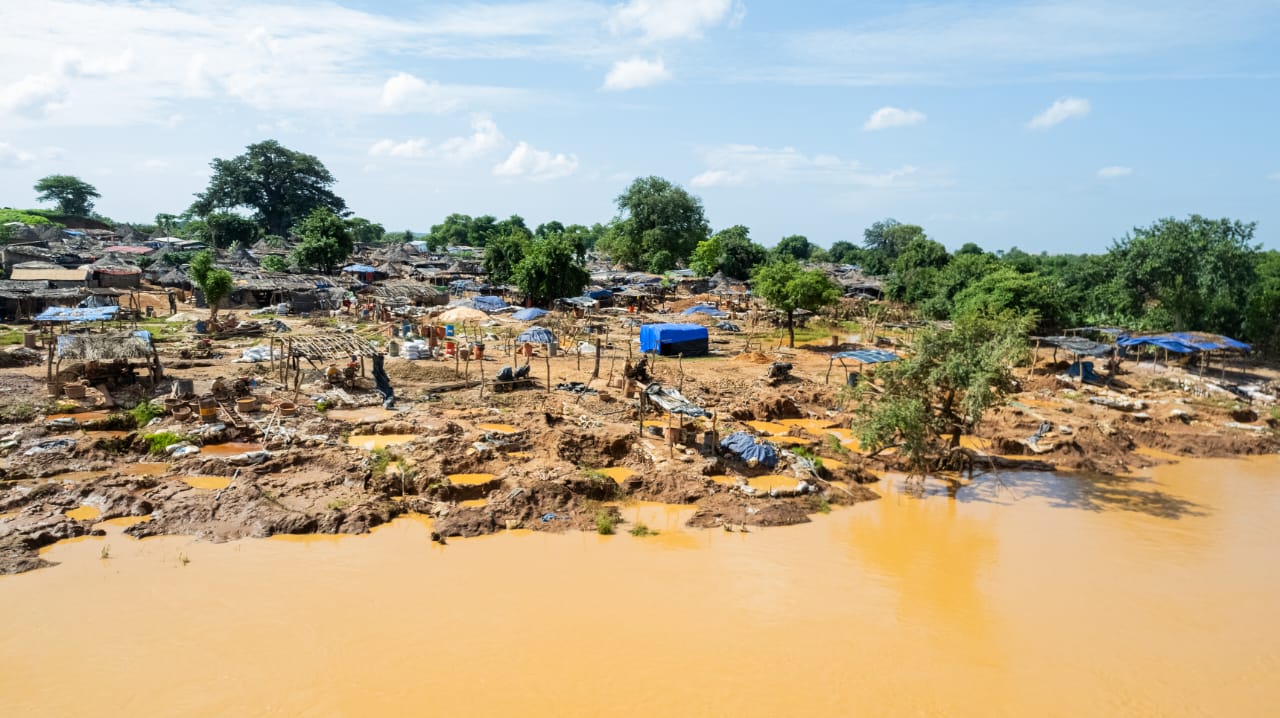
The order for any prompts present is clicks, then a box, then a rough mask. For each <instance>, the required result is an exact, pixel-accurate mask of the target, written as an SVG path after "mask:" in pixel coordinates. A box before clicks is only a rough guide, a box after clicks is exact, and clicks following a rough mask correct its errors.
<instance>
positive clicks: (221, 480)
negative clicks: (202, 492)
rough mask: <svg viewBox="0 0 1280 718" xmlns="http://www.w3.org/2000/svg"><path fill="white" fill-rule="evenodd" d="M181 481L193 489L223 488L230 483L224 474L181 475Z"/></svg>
mask: <svg viewBox="0 0 1280 718" xmlns="http://www.w3.org/2000/svg"><path fill="white" fill-rule="evenodd" d="M182 481H183V483H185V484H186V485H187V486H190V487H191V488H193V489H208V490H210V491H217V490H218V489H225V488H227V487H228V486H230V485H231V479H230V478H228V477H226V476H183V477H182Z"/></svg>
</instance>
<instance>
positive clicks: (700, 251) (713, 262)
mask: <svg viewBox="0 0 1280 718" xmlns="http://www.w3.org/2000/svg"><path fill="white" fill-rule="evenodd" d="M723 255H724V242H722V241H720V234H719V233H717V234H713V235H711V236H710V237H707V238H706V239H704V240H702V241H701V242H698V246H696V247H694V248H693V255H692V256H690V257H689V268H690V269H692V270H693V271H694V272H696V273H697V275H698V276H699V277H710V276H711V275H713V274H715V273H716V272H718V271H720V259H721V257H722V256H723Z"/></svg>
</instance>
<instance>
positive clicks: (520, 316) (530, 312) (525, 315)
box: [511, 307, 547, 322]
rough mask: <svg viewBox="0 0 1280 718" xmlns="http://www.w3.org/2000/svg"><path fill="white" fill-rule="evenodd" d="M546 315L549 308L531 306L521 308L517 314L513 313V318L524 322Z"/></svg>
mask: <svg viewBox="0 0 1280 718" xmlns="http://www.w3.org/2000/svg"><path fill="white" fill-rule="evenodd" d="M546 315H547V310H545V309H538V308H537V307H529V308H528V309H521V310H520V311H518V312H516V313H515V314H512V315H511V318H512V319H516V320H519V321H522V322H528V321H532V320H534V319H538V318H539V317H543V316H546Z"/></svg>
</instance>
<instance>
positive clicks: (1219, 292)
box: [1111, 214, 1258, 334]
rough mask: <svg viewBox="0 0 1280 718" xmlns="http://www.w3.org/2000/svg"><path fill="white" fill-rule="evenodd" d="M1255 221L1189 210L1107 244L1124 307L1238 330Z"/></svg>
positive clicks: (1180, 324) (1188, 324) (1200, 326)
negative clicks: (1181, 217)
mask: <svg viewBox="0 0 1280 718" xmlns="http://www.w3.org/2000/svg"><path fill="white" fill-rule="evenodd" d="M1256 226H1257V225H1256V224H1255V223H1252V222H1250V223H1245V222H1239V221H1236V220H1231V219H1226V218H1224V219H1206V218H1204V217H1201V216H1200V215H1194V214H1193V215H1191V216H1190V217H1189V218H1187V219H1185V220H1178V219H1173V218H1172V217H1170V218H1167V219H1161V220H1158V221H1156V222H1155V223H1154V224H1152V225H1151V226H1150V227H1137V228H1134V230H1133V233H1132V235H1129V236H1126V237H1125V238H1124V239H1121V240H1120V241H1118V242H1116V243H1115V245H1114V246H1113V247H1112V249H1111V253H1112V254H1113V255H1115V256H1114V259H1115V261H1116V269H1117V273H1116V277H1115V282H1116V285H1117V287H1118V288H1119V289H1120V290H1122V291H1123V292H1124V293H1125V294H1126V295H1127V300H1128V301H1127V305H1128V306H1127V309H1128V310H1129V311H1130V312H1131V313H1133V314H1140V313H1143V312H1144V311H1145V313H1147V314H1148V315H1151V314H1153V313H1154V312H1159V313H1160V315H1161V318H1162V319H1163V323H1166V324H1167V325H1168V327H1169V328H1173V329H1180V330H1181V329H1197V330H1203V331H1210V332H1218V333H1221V334H1234V333H1238V332H1239V331H1240V330H1241V328H1242V327H1243V325H1244V318H1245V317H1244V308H1245V307H1246V306H1247V305H1248V302H1249V290H1250V288H1251V287H1252V286H1253V284H1254V277H1255V274H1254V265H1255V262H1256V259H1257V255H1258V247H1257V246H1255V245H1254V244H1253V232H1254V229H1255V227H1256Z"/></svg>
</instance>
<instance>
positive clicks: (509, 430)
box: [476, 424, 520, 434]
mask: <svg viewBox="0 0 1280 718" xmlns="http://www.w3.org/2000/svg"><path fill="white" fill-rule="evenodd" d="M476 428H477V429H479V430H480V431H491V432H496V433H499V434H515V433H517V432H519V431H520V430H519V429H518V428H516V427H514V426H512V425H510V424H476Z"/></svg>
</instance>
